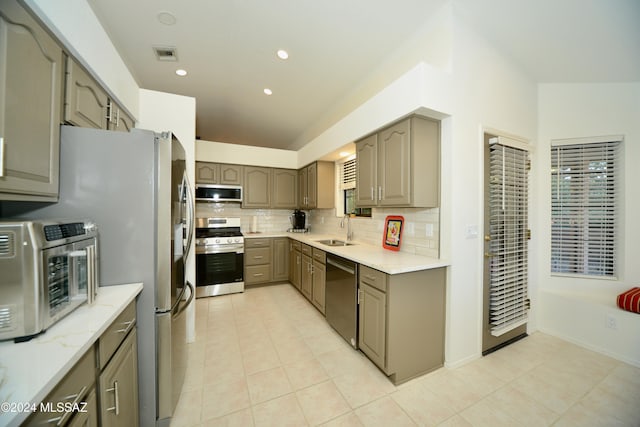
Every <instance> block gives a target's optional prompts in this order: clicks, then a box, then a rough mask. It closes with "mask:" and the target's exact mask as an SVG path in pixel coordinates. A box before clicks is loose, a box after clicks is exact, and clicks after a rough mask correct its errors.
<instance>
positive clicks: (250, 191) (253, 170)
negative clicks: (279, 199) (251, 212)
mask: <svg viewBox="0 0 640 427" xmlns="http://www.w3.org/2000/svg"><path fill="white" fill-rule="evenodd" d="M270 190H271V169H269V168H259V167H253V166H245V168H244V188H243V191H244V194H243V195H242V207H243V208H269V207H270V206H271V191H270Z"/></svg>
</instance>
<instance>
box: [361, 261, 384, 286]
mask: <svg viewBox="0 0 640 427" xmlns="http://www.w3.org/2000/svg"><path fill="white" fill-rule="evenodd" d="M360 283H366V284H367V285H369V286H373V287H374V288H376V289H379V290H381V291H382V292H387V274H386V273H383V272H382V271H378V270H374V269H373V268H370V267H367V266H366V265H362V264H360Z"/></svg>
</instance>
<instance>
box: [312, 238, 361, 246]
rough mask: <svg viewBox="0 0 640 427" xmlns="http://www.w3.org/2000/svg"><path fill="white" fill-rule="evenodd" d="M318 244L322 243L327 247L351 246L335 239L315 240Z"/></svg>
mask: <svg viewBox="0 0 640 427" xmlns="http://www.w3.org/2000/svg"><path fill="white" fill-rule="evenodd" d="M316 242H318V243H322V244H323V245H327V246H351V245H353V243H349V242H345V241H344V240H336V239H327V240H316Z"/></svg>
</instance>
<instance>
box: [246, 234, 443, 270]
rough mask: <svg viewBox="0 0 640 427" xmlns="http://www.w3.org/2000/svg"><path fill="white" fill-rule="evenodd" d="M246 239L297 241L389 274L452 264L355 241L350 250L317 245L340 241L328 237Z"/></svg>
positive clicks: (342, 238)
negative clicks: (286, 239)
mask: <svg viewBox="0 0 640 427" xmlns="http://www.w3.org/2000/svg"><path fill="white" fill-rule="evenodd" d="M244 237H245V238H246V239H256V238H260V237H289V238H291V239H294V240H298V241H300V242H302V243H305V244H307V245H309V246H313V247H316V248H318V249H322V250H323V251H325V252H329V253H332V254H335V255H338V256H340V257H343V258H347V259H350V260H351V261H355V262H357V263H358V264H363V265H366V266H367V267H371V268H374V269H376V270H380V271H383V272H385V273H387V274H400V273H409V272H412V271H420V270H428V269H432V268H440V267H447V266H448V265H449V263H448V262H447V261H445V260H442V259H438V258H431V257H426V256H421V255H415V254H409V253H406V252H396V251H390V250H388V249H384V248H382V247H380V246H374V245H370V244H367V243H361V242H358V241H354V242H353V245H351V246H327V245H323V244H322V243H318V242H317V240H326V239H338V240H344V237H337V236H334V235H329V234H316V233H287V232H283V233H244Z"/></svg>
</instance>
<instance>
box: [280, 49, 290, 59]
mask: <svg viewBox="0 0 640 427" xmlns="http://www.w3.org/2000/svg"><path fill="white" fill-rule="evenodd" d="M278 58H280V59H287V58H289V53H288V52H287V51H286V50H284V49H280V50H279V51H278Z"/></svg>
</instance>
